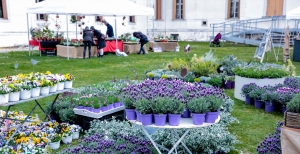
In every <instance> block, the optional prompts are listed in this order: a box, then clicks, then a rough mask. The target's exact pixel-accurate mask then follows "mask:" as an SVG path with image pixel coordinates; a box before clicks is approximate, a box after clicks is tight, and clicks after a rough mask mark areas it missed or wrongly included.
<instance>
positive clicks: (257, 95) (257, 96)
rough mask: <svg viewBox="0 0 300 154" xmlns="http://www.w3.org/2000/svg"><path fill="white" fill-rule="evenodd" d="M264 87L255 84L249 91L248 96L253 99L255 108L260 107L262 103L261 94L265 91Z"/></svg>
mask: <svg viewBox="0 0 300 154" xmlns="http://www.w3.org/2000/svg"><path fill="white" fill-rule="evenodd" d="M265 91H266V89H265V88H263V87H259V86H256V87H255V88H254V89H253V90H252V91H250V92H249V96H250V97H251V98H253V99H254V106H255V108H262V106H263V103H262V101H261V96H262V94H263V93H265Z"/></svg>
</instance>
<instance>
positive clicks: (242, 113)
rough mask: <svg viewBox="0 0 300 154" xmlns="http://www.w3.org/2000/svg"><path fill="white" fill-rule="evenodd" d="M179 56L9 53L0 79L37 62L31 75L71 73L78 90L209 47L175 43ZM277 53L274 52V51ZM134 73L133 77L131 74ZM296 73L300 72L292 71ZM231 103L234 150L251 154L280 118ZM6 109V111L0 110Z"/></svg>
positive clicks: (2, 57)
mask: <svg viewBox="0 0 300 154" xmlns="http://www.w3.org/2000/svg"><path fill="white" fill-rule="evenodd" d="M179 44H180V47H181V52H163V53H153V52H150V53H149V54H147V55H137V54H134V55H129V56H128V57H117V56H116V55H114V54H112V55H106V56H104V58H96V57H93V58H91V59H70V60H67V58H61V57H55V56H54V57H50V56H42V57H40V56H39V54H38V53H37V52H35V54H34V55H33V56H29V55H28V52H9V53H1V54H0V63H1V69H0V76H1V77H3V76H6V75H16V74H18V73H29V72H33V66H32V64H31V62H30V59H31V58H33V59H35V60H38V61H40V62H39V63H38V64H37V65H36V66H35V67H34V72H46V71H50V72H52V73H72V74H74V75H75V76H76V81H75V82H74V83H73V86H74V87H82V86H86V85H88V84H95V83H99V82H103V81H107V80H112V79H113V77H115V78H117V79H120V78H122V79H124V78H126V77H128V78H129V79H135V78H136V76H137V77H138V79H144V78H145V71H146V70H153V69H156V68H162V67H164V66H166V64H167V63H168V62H169V61H170V60H172V59H174V58H191V57H192V56H193V55H194V54H197V55H204V53H205V52H207V51H209V43H199V42H179ZM187 44H190V45H191V52H189V53H184V52H182V50H183V47H184V46H185V45H187ZM212 50H213V51H214V53H215V55H216V56H217V57H218V58H222V57H223V56H226V55H230V54H234V56H235V57H237V58H238V59H242V60H244V61H250V60H252V61H253V60H254V59H253V55H254V52H255V47H253V46H248V45H240V44H229V43H224V46H223V47H221V48H212ZM276 52H277V49H276ZM279 53H280V55H279V62H280V63H281V62H282V49H281V50H280V52H279ZM267 57H268V62H276V61H275V58H274V53H268V54H267ZM266 60H267V59H266V58H265V61H266ZM15 63H18V64H19V68H18V69H15V68H14V64H15ZM293 64H294V65H295V66H296V68H298V67H300V63H299V62H293ZM134 69H135V70H136V72H137V74H135V73H134ZM296 72H297V73H300V70H299V69H297V70H296ZM226 94H227V95H228V96H230V97H231V98H232V99H234V97H233V90H226ZM51 100H53V97H48V98H45V99H43V100H41V101H40V102H41V103H42V105H45V103H46V102H47V101H51ZM234 100H235V105H234V111H233V112H232V115H233V116H235V117H237V118H238V120H239V121H240V122H239V123H235V124H232V125H231V126H230V127H229V129H230V132H231V133H233V134H235V135H236V136H237V137H238V139H239V140H240V141H241V142H242V143H241V144H239V145H236V148H237V149H238V150H241V151H243V153H255V151H256V146H257V144H258V143H259V142H260V141H261V140H262V139H263V138H264V137H265V136H266V135H267V134H268V133H271V132H273V131H274V128H275V125H276V123H277V121H279V120H283V115H282V114H280V113H271V114H269V113H266V112H264V111H263V110H258V109H255V108H254V107H253V106H249V105H245V104H244V103H243V102H242V101H239V100H236V99H234ZM33 105H34V102H28V103H23V104H20V105H17V106H14V107H12V109H13V110H18V111H24V112H25V113H29V111H30V110H31V108H32V106H33ZM0 109H6V108H3V107H2V108H0ZM34 114H39V115H40V116H42V115H43V114H41V110H39V109H37V110H36V112H35V113H34Z"/></svg>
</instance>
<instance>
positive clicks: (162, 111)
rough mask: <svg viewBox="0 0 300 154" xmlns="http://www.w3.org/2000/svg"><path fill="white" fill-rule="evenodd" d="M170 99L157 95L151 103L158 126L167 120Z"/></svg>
mask: <svg viewBox="0 0 300 154" xmlns="http://www.w3.org/2000/svg"><path fill="white" fill-rule="evenodd" d="M167 104H168V100H166V99H165V98H164V97H157V98H156V99H154V101H153V102H152V103H151V110H152V111H153V114H154V121H155V125H156V126H164V125H165V124H166V120H167V113H168V108H167V107H168V106H167Z"/></svg>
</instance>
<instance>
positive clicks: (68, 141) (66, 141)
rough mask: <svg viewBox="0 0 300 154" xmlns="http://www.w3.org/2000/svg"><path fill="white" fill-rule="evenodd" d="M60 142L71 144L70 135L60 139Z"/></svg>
mask: <svg viewBox="0 0 300 154" xmlns="http://www.w3.org/2000/svg"><path fill="white" fill-rule="evenodd" d="M62 142H63V143H65V144H68V143H71V142H72V135H70V136H67V137H64V138H63V139H62Z"/></svg>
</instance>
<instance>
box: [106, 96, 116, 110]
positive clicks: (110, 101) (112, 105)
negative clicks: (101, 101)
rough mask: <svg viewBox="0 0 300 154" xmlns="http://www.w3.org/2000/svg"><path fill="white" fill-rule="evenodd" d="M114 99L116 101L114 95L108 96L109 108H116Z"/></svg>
mask: <svg viewBox="0 0 300 154" xmlns="http://www.w3.org/2000/svg"><path fill="white" fill-rule="evenodd" d="M114 101H115V97H114V96H111V95H109V96H107V103H108V109H109V110H111V109H113V108H114Z"/></svg>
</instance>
